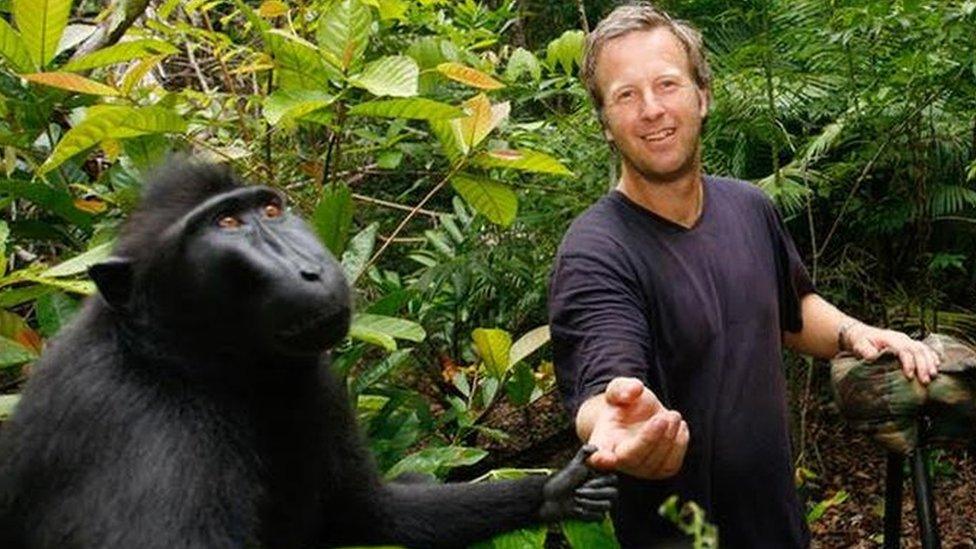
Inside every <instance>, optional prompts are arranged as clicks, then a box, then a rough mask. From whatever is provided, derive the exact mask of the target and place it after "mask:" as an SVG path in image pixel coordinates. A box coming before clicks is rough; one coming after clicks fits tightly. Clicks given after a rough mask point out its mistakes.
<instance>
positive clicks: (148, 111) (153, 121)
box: [37, 105, 186, 175]
mask: <svg viewBox="0 0 976 549" xmlns="http://www.w3.org/2000/svg"><path fill="white" fill-rule="evenodd" d="M185 130H186V121H184V120H183V118H182V117H181V116H180V115H178V114H176V113H175V112H173V111H170V110H167V109H164V108H162V107H142V108H138V107H124V106H117V105H100V106H96V107H90V108H89V109H88V114H87V116H86V117H85V119H84V120H83V121H82V122H81V123H80V124H78V125H77V126H75V127H74V128H71V129H70V130H68V133H66V134H64V137H62V138H61V141H59V142H58V144H57V146H56V147H55V148H54V152H52V153H51V156H49V157H48V159H47V160H46V161H45V162H44V164H42V165H41V166H40V167H39V168H38V169H37V173H38V174H41V175H43V174H45V173H47V172H48V171H50V170H52V169H54V168H56V167H57V166H59V165H61V164H62V163H63V162H64V161H65V160H67V159H69V158H71V157H72V156H74V155H76V154H80V153H82V152H84V151H86V150H88V149H90V148H92V147H94V146H95V145H97V144H99V143H101V142H102V141H104V140H105V139H107V138H115V139H124V138H127V137H136V136H139V135H147V134H154V133H180V132H183V131H185Z"/></svg>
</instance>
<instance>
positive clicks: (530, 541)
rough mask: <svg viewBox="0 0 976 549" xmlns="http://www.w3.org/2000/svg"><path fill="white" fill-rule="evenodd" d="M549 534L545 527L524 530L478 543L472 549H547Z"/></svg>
mask: <svg viewBox="0 0 976 549" xmlns="http://www.w3.org/2000/svg"><path fill="white" fill-rule="evenodd" d="M548 532H549V530H548V528H546V527H545V526H537V527H535V528H523V529H521V530H515V531H512V532H506V533H504V534H501V535H498V536H495V537H493V538H491V539H490V540H488V541H482V542H479V543H476V544H474V545H472V546H471V549H545V546H546V534H547V533H548Z"/></svg>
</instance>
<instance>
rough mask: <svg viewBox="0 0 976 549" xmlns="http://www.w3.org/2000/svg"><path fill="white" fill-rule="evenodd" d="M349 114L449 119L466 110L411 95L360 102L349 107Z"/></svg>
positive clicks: (462, 113) (415, 118)
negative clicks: (401, 97) (407, 97)
mask: <svg viewBox="0 0 976 549" xmlns="http://www.w3.org/2000/svg"><path fill="white" fill-rule="evenodd" d="M349 114H351V115H360V116H380V117H384V118H409V119H412V120H449V119H451V118H460V117H462V116H464V111H463V110H461V109H459V108H458V107H455V106H452V105H448V104H446V103H440V102H438V101H434V100H432V99H426V98H423V97H411V98H410V99H382V100H378V101H369V102H366V103H360V104H358V105H356V106H354V107H353V108H351V109H349Z"/></svg>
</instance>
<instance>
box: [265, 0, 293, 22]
mask: <svg viewBox="0 0 976 549" xmlns="http://www.w3.org/2000/svg"><path fill="white" fill-rule="evenodd" d="M286 13H288V5H287V4H285V3H284V2H282V1H281V0H265V1H264V2H262V3H261V7H259V8H258V15H260V16H261V17H265V18H267V19H271V18H273V17H280V16H282V15H284V14H286Z"/></svg>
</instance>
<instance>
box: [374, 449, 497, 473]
mask: <svg viewBox="0 0 976 549" xmlns="http://www.w3.org/2000/svg"><path fill="white" fill-rule="evenodd" d="M487 455H488V452H486V451H484V450H480V449H478V448H465V447H463V446H442V447H440V448H425V449H423V450H421V451H419V452H417V453H415V454H411V455H409V456H407V457H405V458H403V459H401V460H400V461H398V462H397V463H396V464H395V465H394V466H393V467H391V468H390V469H389V470H388V471H387V472H386V475H385V476H386V478H387V479H395V478H396V477H398V476H400V475H402V474H403V473H426V474H429V475H435V476H439V475H441V474H443V473H446V472H447V471H448V470H450V469H452V468H454V467H459V466H462V465H474V464H475V463H478V462H479V461H481V460H482V459H484V458H485V456H487Z"/></svg>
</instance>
